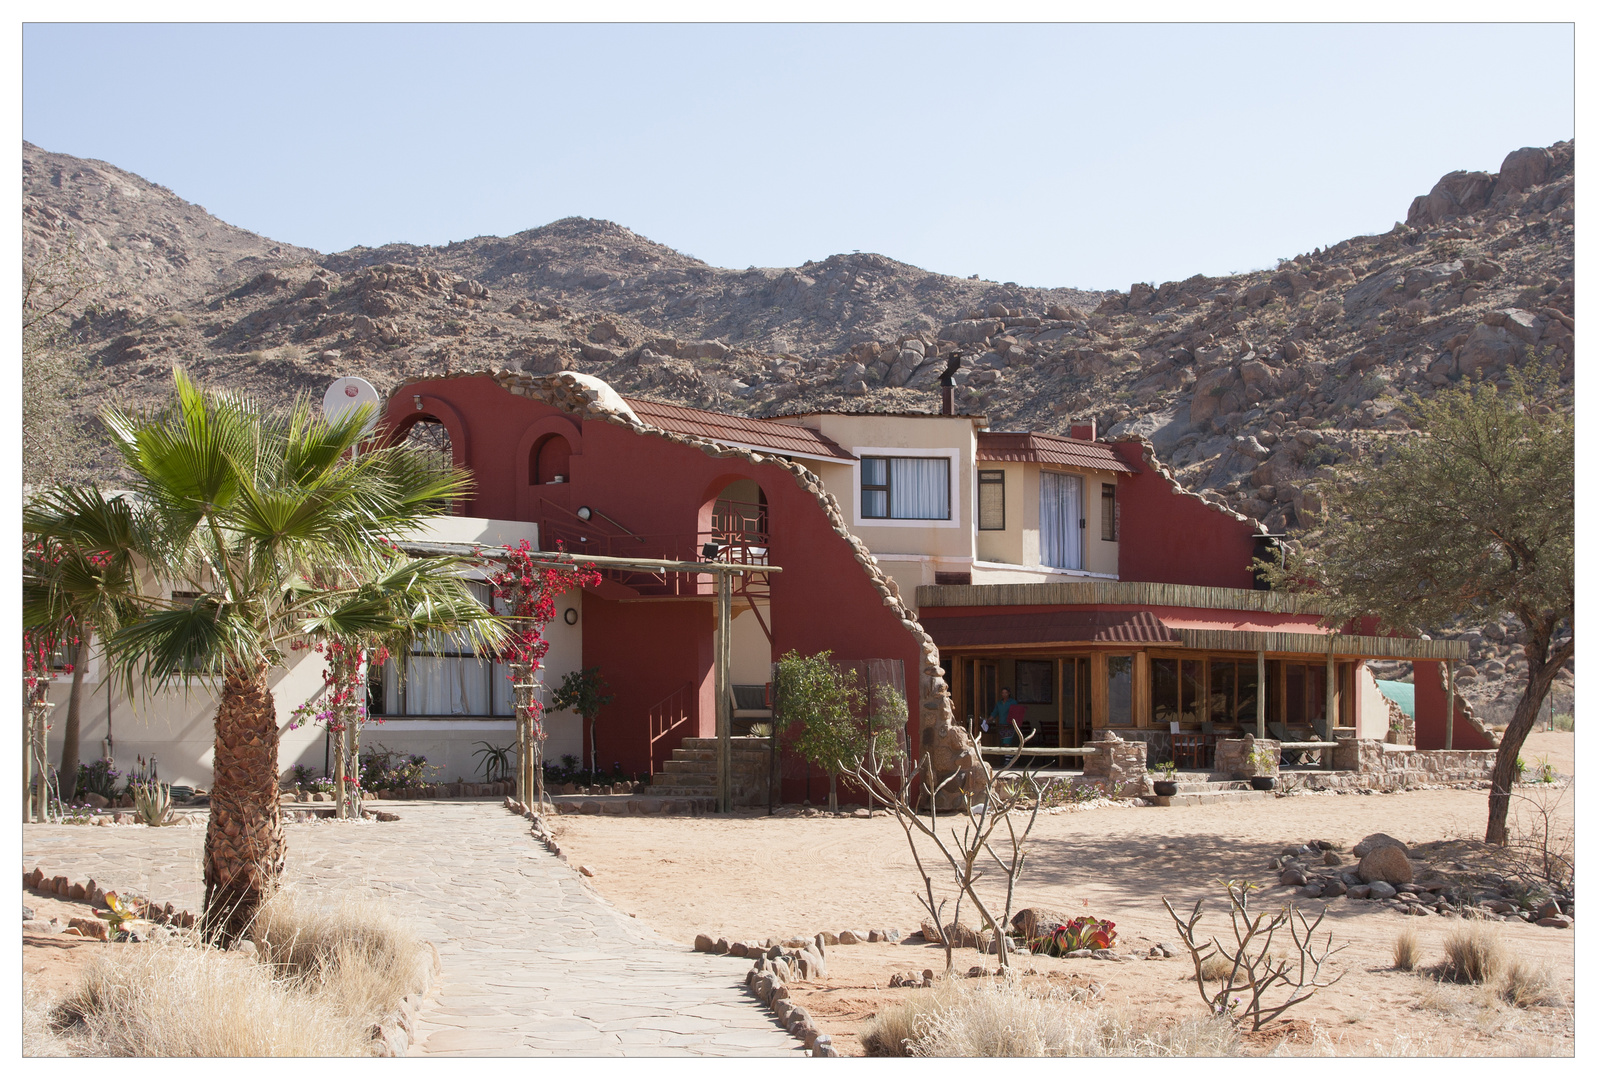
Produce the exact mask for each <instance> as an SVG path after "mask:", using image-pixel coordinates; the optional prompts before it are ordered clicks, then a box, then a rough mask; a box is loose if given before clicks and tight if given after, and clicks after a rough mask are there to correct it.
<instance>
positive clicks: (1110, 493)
mask: <svg viewBox="0 0 1597 1080" xmlns="http://www.w3.org/2000/svg"><path fill="white" fill-rule="evenodd" d="M1099 514H1100V515H1101V516H1102V518H1103V528H1102V531H1101V532H1100V533H1099V538H1100V539H1103V540H1118V539H1119V538H1120V506H1119V504H1118V503H1116V502H1115V486H1114V485H1113V484H1105V485H1104V486H1103V505H1102V508H1101V509H1100V511H1099Z"/></svg>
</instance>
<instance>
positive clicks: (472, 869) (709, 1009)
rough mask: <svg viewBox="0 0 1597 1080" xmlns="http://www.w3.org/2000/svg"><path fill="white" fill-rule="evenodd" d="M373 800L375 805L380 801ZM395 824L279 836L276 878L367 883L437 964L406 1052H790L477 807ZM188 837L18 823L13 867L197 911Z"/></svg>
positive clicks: (186, 832)
mask: <svg viewBox="0 0 1597 1080" xmlns="http://www.w3.org/2000/svg"><path fill="white" fill-rule="evenodd" d="M385 805H386V804H385ZM388 808H389V809H394V810H397V811H398V812H399V814H400V820H399V821H398V822H389V823H383V824H376V823H372V822H358V823H357V822H348V823H316V824H306V825H290V826H288V830H289V833H288V836H289V848H288V865H287V869H286V871H285V878H286V881H287V882H288V883H289V884H300V885H304V886H307V887H311V888H316V889H329V890H331V889H353V890H356V891H359V890H361V889H364V888H368V887H369V888H371V889H372V890H374V891H375V892H377V893H378V894H380V895H382V896H383V897H384V898H385V899H386V900H387V901H388V902H389V903H390V904H391V905H392V906H393V908H394V909H395V910H396V912H397V913H399V914H400V915H402V916H403V917H405V918H408V919H411V920H412V921H413V924H414V925H415V928H416V930H417V932H418V933H419V934H420V935H421V936H422V937H424V938H426V939H428V940H430V941H432V942H433V943H434V944H435V945H437V947H438V952H439V954H440V956H441V957H442V959H443V971H442V973H441V974H440V976H439V978H438V980H437V982H436V983H435V987H434V990H433V993H432V995H431V1000H430V1001H429V1002H428V1004H427V1005H426V1006H424V1007H423V1009H422V1011H421V1016H420V1018H419V1020H418V1022H417V1024H416V1034H415V1042H414V1044H413V1046H412V1048H411V1050H410V1054H411V1055H412V1056H418V1055H419V1056H437V1055H477V1056H496V1057H497V1056H523V1055H540V1054H570V1055H623V1056H625V1055H633V1056H667V1055H669V1056H792V1057H801V1056H804V1053H805V1050H804V1045H803V1043H802V1042H800V1041H799V1040H797V1039H794V1038H793V1037H792V1036H790V1035H789V1034H788V1033H787V1032H785V1031H783V1030H782V1028H781V1027H780V1026H779V1025H778V1024H777V1023H776V1021H775V1019H774V1018H773V1017H772V1016H771V1014H770V1013H768V1012H767V1011H766V1010H765V1009H764V1008H763V1007H762V1006H761V1005H760V1004H759V1002H757V1001H756V1000H755V999H754V998H753V997H752V996H750V994H749V993H748V991H747V990H746V989H745V986H744V976H745V972H746V968H747V961H746V960H741V961H740V960H738V959H736V958H735V957H730V956H713V955H708V954H705V953H695V952H691V951H690V948H689V946H687V945H685V944H677V943H673V942H670V941H667V940H665V939H664V938H662V937H660V936H659V935H657V934H655V933H654V932H653V931H651V930H650V929H649V928H648V927H646V926H644V925H643V924H642V923H641V922H640V921H639V920H637V919H634V918H629V917H628V916H627V915H626V914H624V913H622V912H619V911H617V910H616V909H615V908H614V907H612V906H611V905H610V904H609V903H608V902H607V901H605V900H604V898H602V897H601V896H599V895H598V894H597V893H595V892H594V891H593V890H592V889H591V888H589V887H588V886H587V885H585V884H584V883H583V880H582V878H581V876H580V875H579V874H578V872H577V871H576V870H574V869H573V868H571V867H569V866H567V865H566V864H565V863H564V862H562V861H561V860H559V859H558V858H556V857H555V856H553V855H551V854H549V853H548V852H547V851H545V850H544V849H543V847H542V845H540V844H538V843H537V842H536V841H534V839H533V838H532V836H531V833H530V828H529V825H528V823H527V821H526V820H525V819H523V818H521V817H518V816H516V815H513V814H511V813H509V812H508V811H506V810H505V809H503V808H502V806H500V805H499V804H498V803H491V802H486V801H484V802H419V803H409V804H396V805H394V806H392V807H388ZM202 843H203V832H202V831H201V830H199V829H147V828H143V827H137V828H117V829H96V828H89V827H85V826H72V825H29V826H26V827H25V828H24V830H23V860H24V864H25V866H24V868H25V869H27V868H31V867H32V866H33V865H34V864H35V863H38V864H39V865H41V866H44V867H47V868H50V869H51V870H53V871H56V872H70V873H72V874H73V875H76V876H79V877H83V876H89V877H93V878H94V879H95V880H96V881H100V882H104V883H105V884H106V886H107V887H119V888H124V889H129V890H133V891H147V892H148V893H149V894H150V895H151V897H152V898H156V899H161V900H168V899H170V900H173V901H175V902H177V903H178V904H179V906H181V905H182V904H183V903H185V902H188V903H190V907H191V910H195V911H197V910H198V908H197V907H194V906H193V905H194V904H196V903H198V902H199V898H200V892H201V890H200V885H199V875H200V871H199V855H200V850H201V845H202Z"/></svg>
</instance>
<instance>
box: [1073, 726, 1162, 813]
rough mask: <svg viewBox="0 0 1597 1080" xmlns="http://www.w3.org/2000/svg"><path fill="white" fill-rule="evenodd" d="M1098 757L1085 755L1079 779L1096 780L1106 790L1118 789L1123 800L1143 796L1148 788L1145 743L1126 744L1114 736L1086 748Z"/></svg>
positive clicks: (1106, 736)
mask: <svg viewBox="0 0 1597 1080" xmlns="http://www.w3.org/2000/svg"><path fill="white" fill-rule="evenodd" d="M1087 745H1088V747H1090V748H1091V749H1093V750H1096V751H1097V753H1094V754H1087V755H1086V756H1085V758H1084V759H1083V761H1082V769H1081V773H1082V778H1083V779H1085V780H1099V781H1102V782H1103V783H1104V784H1105V785H1106V786H1109V787H1113V786H1114V785H1117V784H1118V785H1119V788H1120V792H1119V793H1120V795H1121V796H1122V797H1129V798H1134V797H1136V796H1138V795H1146V794H1148V792H1149V791H1151V790H1152V789H1151V788H1150V787H1149V786H1148V746H1147V744H1146V743H1140V742H1127V741H1126V740H1125V739H1122V738H1121V737H1120V736H1118V735H1116V734H1115V733H1114V732H1112V731H1111V732H1109V733H1108V734H1106V735H1105V736H1104V737H1103V738H1102V739H1101V740H1098V741H1095V742H1090V743H1088V744H1087Z"/></svg>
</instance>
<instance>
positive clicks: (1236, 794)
mask: <svg viewBox="0 0 1597 1080" xmlns="http://www.w3.org/2000/svg"><path fill="white" fill-rule="evenodd" d="M1273 798H1275V792H1273V791H1254V790H1253V787H1252V786H1251V785H1250V784H1249V783H1248V782H1247V781H1246V780H1233V779H1231V777H1229V776H1227V775H1225V774H1222V773H1211V774H1210V775H1209V776H1207V777H1201V776H1199V775H1197V774H1193V773H1187V774H1184V775H1183V774H1181V773H1177V774H1176V793H1175V794H1174V795H1147V796H1144V799H1145V800H1146V801H1147V803H1148V804H1149V805H1150V806H1203V805H1206V804H1210V803H1239V802H1260V801H1263V800H1265V799H1273Z"/></svg>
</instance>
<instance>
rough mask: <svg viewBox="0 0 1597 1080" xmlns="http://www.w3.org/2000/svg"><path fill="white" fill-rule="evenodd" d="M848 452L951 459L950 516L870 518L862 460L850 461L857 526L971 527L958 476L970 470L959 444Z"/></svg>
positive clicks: (851, 450) (865, 448)
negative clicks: (867, 511) (863, 483)
mask: <svg viewBox="0 0 1597 1080" xmlns="http://www.w3.org/2000/svg"><path fill="white" fill-rule="evenodd" d="M848 452H849V453H851V454H853V455H854V456H855V457H856V458H867V457H926V458H947V459H948V488H949V491H948V517H947V518H946V519H944V518H868V517H865V516H864V515H863V514H862V513H861V511H862V510H863V509H864V508H865V500H864V498H863V497H862V495H861V488H860V484H861V482H862V480H861V478H862V476H863V474H864V469H863V467H862V465H861V464H860V462H858V461H854V462H850V463H849V472H851V473H852V474H853V484H854V526H855V528H866V529H883V528H886V529H968V528H971V527H972V523H971V522H969V521H967V520H966V517H965V515H966V508H965V490H964V487H963V486H962V485H961V484H960V482H959V478H960V476H961V475H963V474H964V473H968V472H969V471H970V470H969V469H965V468H964V460H965V459H964V455H963V453H962V452H961V451H960V448H959V447H957V446H938V447H931V448H923V447H918V446H851V447H849V448H848Z"/></svg>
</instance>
